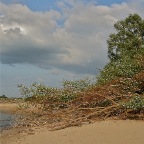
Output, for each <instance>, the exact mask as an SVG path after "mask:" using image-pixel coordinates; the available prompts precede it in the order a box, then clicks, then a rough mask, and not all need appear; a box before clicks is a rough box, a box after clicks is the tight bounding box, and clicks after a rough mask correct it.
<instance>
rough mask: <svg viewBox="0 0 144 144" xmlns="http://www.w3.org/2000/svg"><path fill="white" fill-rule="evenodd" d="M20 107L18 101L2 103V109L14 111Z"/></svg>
mask: <svg viewBox="0 0 144 144" xmlns="http://www.w3.org/2000/svg"><path fill="white" fill-rule="evenodd" d="M17 108H18V104H17V103H0V111H1V112H8V113H14V112H15V111H16V110H17Z"/></svg>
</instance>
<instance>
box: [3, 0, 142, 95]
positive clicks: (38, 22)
mask: <svg viewBox="0 0 144 144" xmlns="http://www.w3.org/2000/svg"><path fill="white" fill-rule="evenodd" d="M132 13H138V14H139V15H140V16H141V17H142V18H144V0H0V95H2V94H5V95H6V96H9V97H15V96H18V97H19V96H20V93H19V91H18V88H17V84H24V85H30V84H32V83H33V82H37V83H44V84H46V85H50V86H60V83H61V82H62V80H63V79H68V80H71V79H78V78H83V77H86V76H95V75H97V74H98V70H97V69H101V68H102V67H103V66H104V65H105V64H106V63H107V62H108V59H107V43H106V40H107V39H108V36H109V34H110V33H113V32H115V31H114V28H113V25H114V23H116V22H117V21H118V20H121V19H124V18H125V17H127V16H128V15H129V14H132Z"/></svg>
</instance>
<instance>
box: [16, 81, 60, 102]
mask: <svg viewBox="0 0 144 144" xmlns="http://www.w3.org/2000/svg"><path fill="white" fill-rule="evenodd" d="M18 87H19V89H20V92H21V95H23V97H24V98H25V100H34V99H43V98H44V97H46V96H47V97H49V96H54V95H55V94H56V93H58V89H57V88H52V87H48V86H45V85H43V84H37V83H33V84H32V85H30V86H29V87H26V86H23V85H18Z"/></svg>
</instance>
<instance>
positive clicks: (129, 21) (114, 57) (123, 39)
mask: <svg viewBox="0 0 144 144" xmlns="http://www.w3.org/2000/svg"><path fill="white" fill-rule="evenodd" d="M114 27H115V29H116V30H117V34H111V35H110V36H109V39H108V41H107V42H108V57H109V59H110V62H109V63H108V64H107V65H106V66H105V67H104V69H103V70H102V71H100V75H99V76H98V77H97V83H98V84H104V83H106V82H109V81H111V80H113V79H116V78H118V77H132V76H133V75H135V74H136V73H138V72H140V71H141V70H144V20H142V19H141V17H140V16H139V15H137V14H134V15H129V17H128V18H126V19H125V20H123V21H118V22H117V23H116V24H115V25H114Z"/></svg>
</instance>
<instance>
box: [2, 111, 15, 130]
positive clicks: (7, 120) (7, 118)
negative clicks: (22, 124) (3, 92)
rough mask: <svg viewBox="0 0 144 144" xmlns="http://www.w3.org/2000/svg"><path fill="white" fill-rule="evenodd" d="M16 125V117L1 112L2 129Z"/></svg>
mask: <svg viewBox="0 0 144 144" xmlns="http://www.w3.org/2000/svg"><path fill="white" fill-rule="evenodd" d="M13 123H14V115H12V114H8V113H3V112H0V129H3V128H6V127H10V126H12V124H13Z"/></svg>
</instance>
